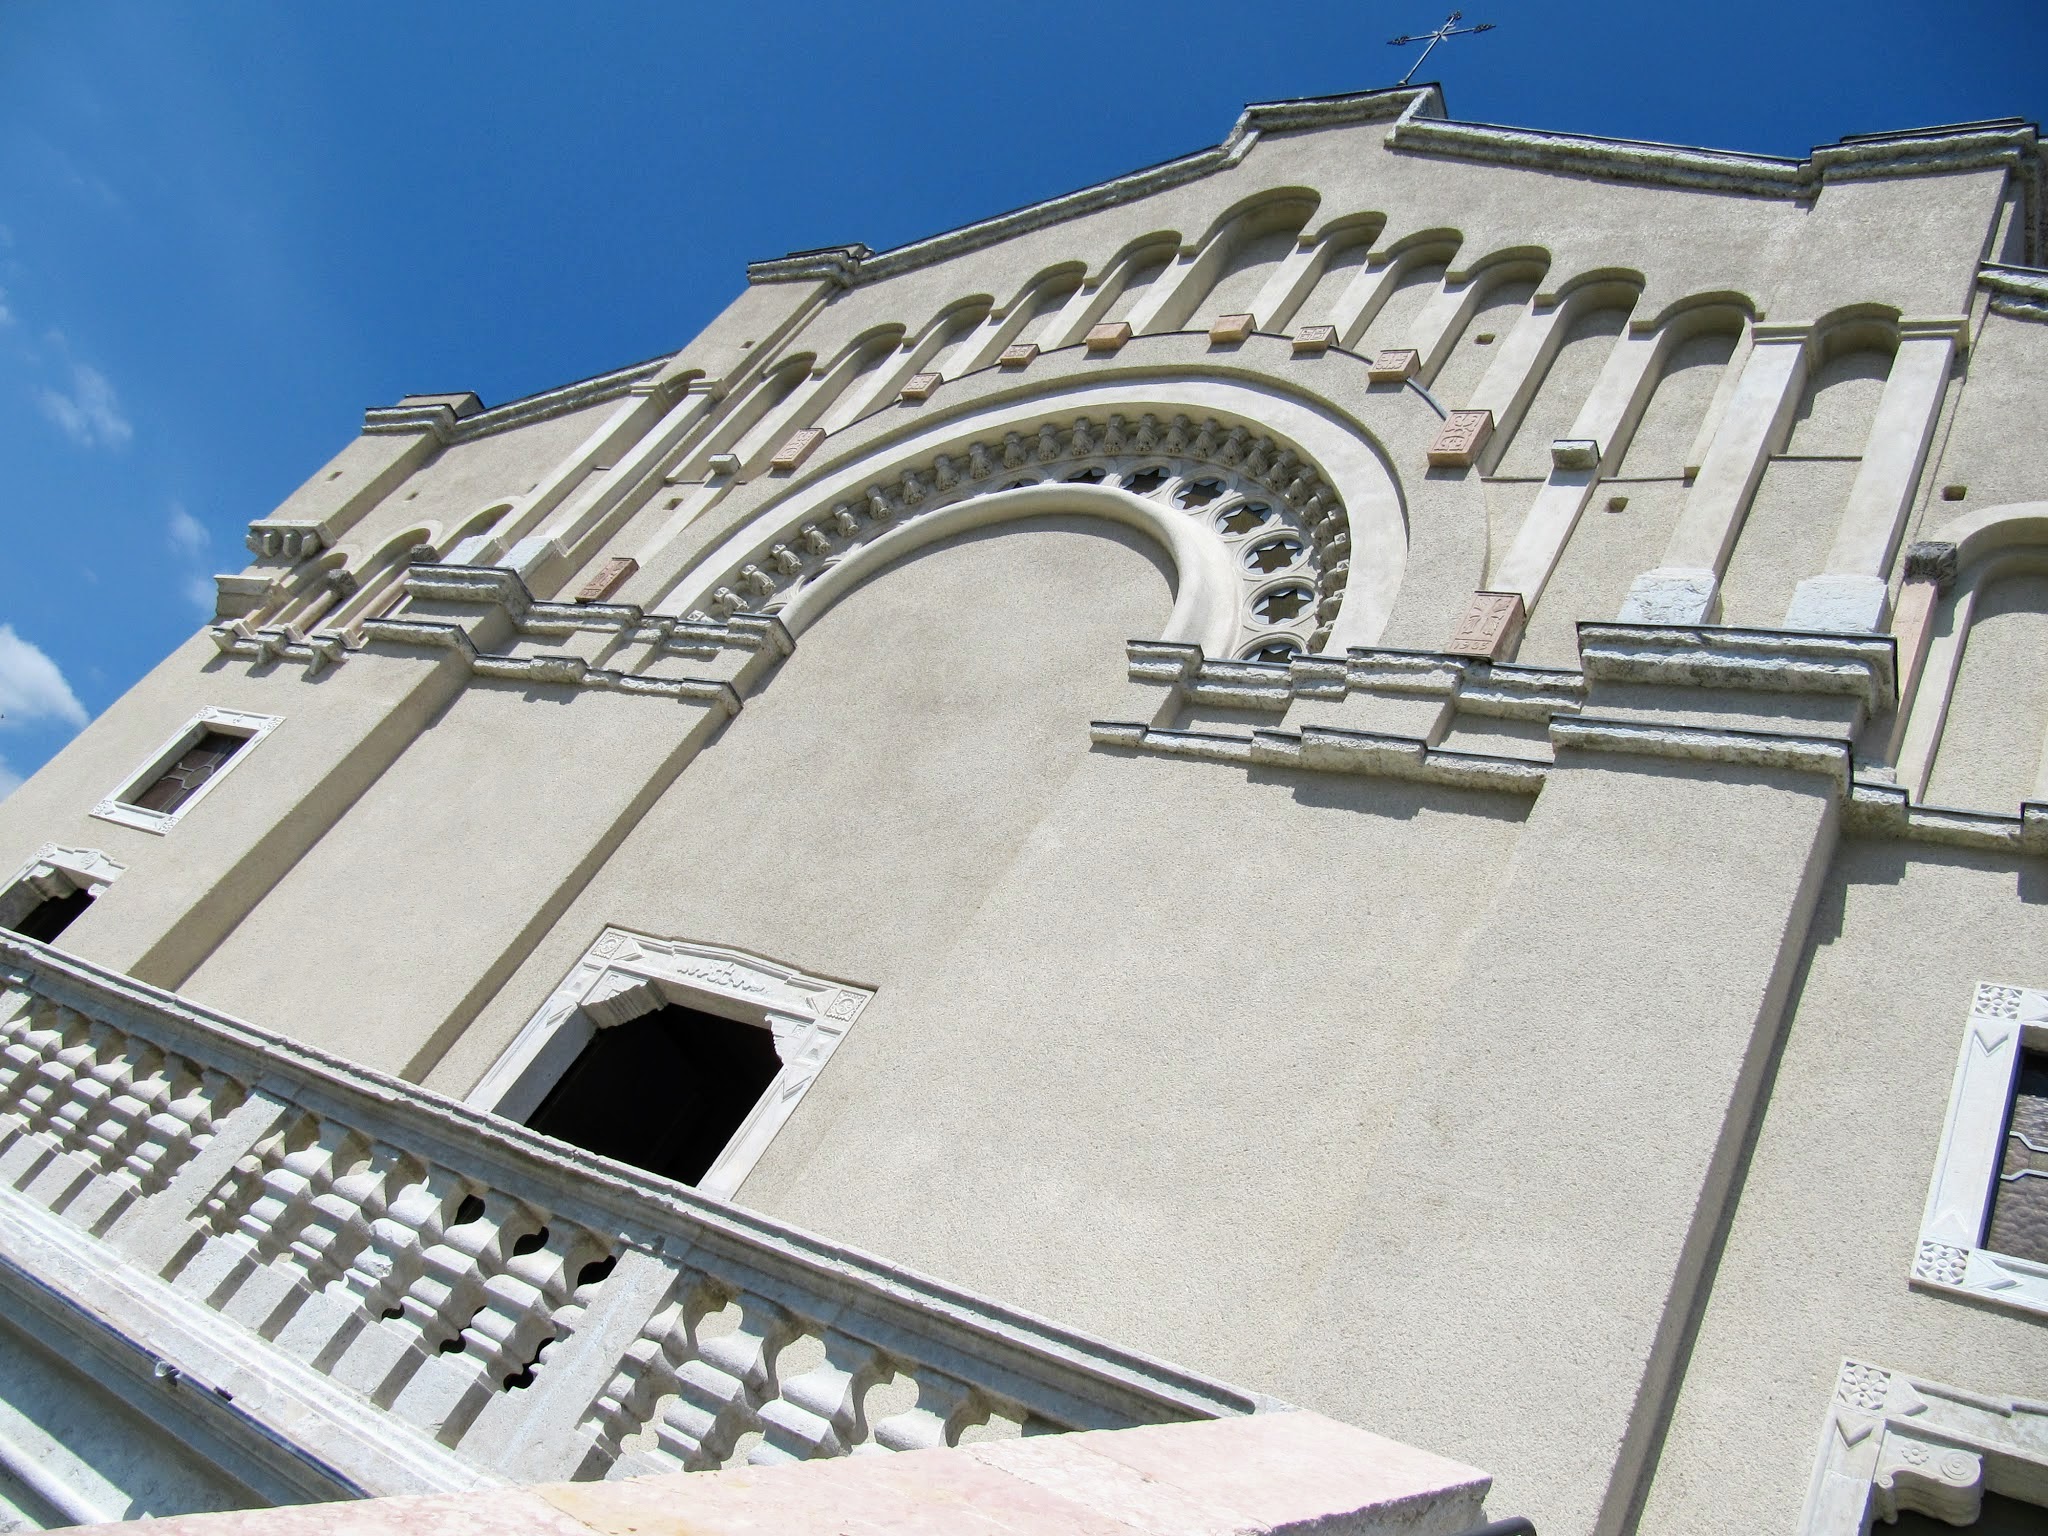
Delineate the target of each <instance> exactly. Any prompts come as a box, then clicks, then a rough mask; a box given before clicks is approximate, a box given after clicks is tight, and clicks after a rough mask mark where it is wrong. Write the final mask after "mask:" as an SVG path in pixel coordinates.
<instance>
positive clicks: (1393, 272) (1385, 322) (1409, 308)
mask: <svg viewBox="0 0 2048 1536" xmlns="http://www.w3.org/2000/svg"><path fill="white" fill-rule="evenodd" d="M1463 238H1464V237H1463V236H1461V235H1459V234H1458V233H1457V232H1456V231H1455V230H1441V229H1432V230H1425V231H1422V232H1420V233H1418V234H1413V235H1409V236H1407V237H1405V238H1404V239H1402V240H1400V241H1398V242H1396V244H1395V245H1394V246H1393V247H1392V249H1391V250H1389V251H1388V252H1386V253H1385V259H1384V260H1382V261H1377V262H1374V263H1372V265H1371V266H1369V267H1368V268H1367V270H1368V271H1377V272H1379V273H1380V274H1381V275H1382V277H1383V279H1384V281H1383V282H1382V284H1381V285H1380V286H1379V289H1378V292H1377V294H1376V295H1375V296H1374V297H1373V299H1372V300H1371V301H1370V302H1369V303H1368V304H1367V305H1366V306H1365V308H1363V309H1362V310H1361V311H1360V312H1359V314H1358V316H1357V317H1356V318H1355V319H1353V320H1352V321H1351V322H1350V324H1349V325H1348V326H1347V327H1346V331H1345V334H1344V335H1343V336H1342V338H1341V339H1342V340H1343V342H1344V344H1345V345H1346V346H1348V347H1351V348H1353V349H1354V350H1356V351H1358V352H1362V353H1365V354H1367V355H1368V356H1370V355H1371V354H1372V353H1374V352H1381V351H1385V350H1386V349H1387V348H1389V347H1405V346H1409V345H1410V344H1412V342H1413V341H1414V339H1415V338H1414V331H1415V325H1416V322H1417V321H1419V320H1420V319H1421V318H1422V312H1423V310H1424V309H1425V308H1426V307H1428V304H1429V301H1430V300H1431V299H1433V298H1435V297H1436V295H1437V292H1438V290H1439V289H1441V288H1442V287H1443V283H1444V277H1445V275H1446V274H1447V273H1448V272H1449V271H1450V269H1451V263H1452V262H1453V261H1455V260H1456V259H1457V255H1458V247H1459V246H1460V244H1461V243H1462V242H1463Z"/></svg>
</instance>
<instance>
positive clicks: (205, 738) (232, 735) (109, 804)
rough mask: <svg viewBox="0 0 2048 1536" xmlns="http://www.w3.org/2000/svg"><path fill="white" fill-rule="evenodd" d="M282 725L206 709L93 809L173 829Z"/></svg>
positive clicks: (150, 828)
mask: <svg viewBox="0 0 2048 1536" xmlns="http://www.w3.org/2000/svg"><path fill="white" fill-rule="evenodd" d="M279 724H280V722H279V720H278V718H277V717H276V716H275V715H251V714H244V713H242V712H241V711H239V710H231V709H203V710H201V711H200V712H199V713H198V714H197V715H195V716H194V717H193V718H192V719H191V720H189V721H187V722H186V725H185V728H184V729H183V730H182V731H180V732H178V734H177V735H175V736H173V737H172V738H171V739H170V740H169V741H167V742H165V743H164V744H163V746H162V747H160V748H159V749H158V750H157V752H156V754H155V755H154V756H153V757H151V758H150V759H149V761H148V763H147V764H145V765H144V767H143V768H142V769H141V771H140V772H138V773H135V774H133V775H131V776H130V777H129V778H128V780H127V782H126V783H124V784H122V785H121V787H120V788H119V789H117V790H115V791H114V792H113V794H111V795H109V796H108V797H107V798H106V799H104V800H102V801H101V802H100V803H99V804H98V805H96V806H94V807H93V808H92V813H93V815H95V816H97V817H99V818H100V819H101V820H102V821H114V822H119V823H121V824H122V825H123V826H129V827H137V828H140V829H141V830H142V831H144V832H168V831H170V829H171V828H172V827H174V826H176V825H177V823H178V820H179V818H180V817H182V816H184V815H185V813H186V812H188V811H190V810H191V809H192V807H193V806H194V805H196V804H198V803H199V800H200V799H201V797H202V796H204V795H206V794H207V793H208V792H210V791H211V790H212V788H213V786H214V785H215V784H217V783H219V782H220V780H221V778H222V777H223V776H224V775H225V774H226V773H227V771H228V770H229V769H230V768H233V767H234V766H236V765H237V764H238V763H240V762H241V761H242V760H243V759H244V758H246V757H247V756H248V755H249V749H250V748H251V747H253V746H254V745H255V744H256V743H257V742H259V741H261V740H262V739H263V738H264V737H265V736H267V735H269V734H270V733H271V731H273V730H275V729H276V728H277V726H278V725H279Z"/></svg>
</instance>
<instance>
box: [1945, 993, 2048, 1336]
mask: <svg viewBox="0 0 2048 1536" xmlns="http://www.w3.org/2000/svg"><path fill="white" fill-rule="evenodd" d="M2023 1046H2024V1047H2027V1048H2032V1049H2035V1050H2040V1049H2048V992H2043V991H2039V990H2036V989H2035V988H2033V987H2012V986H2001V985H1998V984H1996V983H1993V982H1988V981H1984V982H1979V983H1978V984H1977V991H1976V995H1975V997H1974V998H1973V1000H1972V1002H1971V1004H1970V1020H1969V1023H1968V1024H1967V1025H1966V1026H1965V1027H1964V1029H1963V1046H1962V1051H1961V1053H1960V1055H1959V1056H1958V1057H1957V1060H1956V1075H1955V1084H1954V1086H1953V1087H1952V1088H1951V1089H1950V1090H1949V1099H1948V1120H1947V1122H1946V1123H1945V1124H1944V1125H1943V1126H1942V1130H1941V1146H1940V1148H1939V1150H1938V1151H1936V1153H1935V1156H1934V1177H1933V1179H1932V1181H1931V1182H1930V1183H1929V1185H1928V1189H1927V1210H1926V1213H1925V1214H1924V1215H1923V1216H1922V1217H1921V1218H1920V1244H1919V1247H1918V1249H1917V1250H1916V1251H1915V1253H1914V1255H1913V1271H1912V1284H1913V1286H1914V1288H1915V1289H1916V1290H1923V1291H1947V1292H1951V1293H1953V1294H1956V1295H1961V1296H1968V1297H1971V1298H1973V1299H1974V1300H1977V1301H1983V1302H1989V1303H1992V1304H1993V1305H1995V1306H2001V1307H2011V1308H2013V1309H2014V1310H2016V1311H2020V1312H2030V1313H2035V1314H2040V1315H2048V1265H2044V1264H2035V1263H2032V1262H2030V1261H2029V1260H2026V1259H2019V1258H2013V1257H2010V1256H2009V1255H2005V1254H1999V1253H1993V1252H1991V1251H1990V1250H1989V1249H1986V1248H1984V1247H1982V1246H1981V1244H1982V1242H1983V1237H1984V1224H1985V1221H1986V1219H1987V1216H1988V1214H1989V1212H1990V1209H1991V1196H1992V1191H1993V1189H1994V1187H1995V1182H1996V1180H1997V1178H1998V1164H1999V1152H2000V1149H2001V1147H2002V1145H2003V1142H2004V1138H2005V1119H2006V1106H2007V1105H2008V1104H2010V1103H2011V1101H2012V1085H2013V1077H2014V1075H2015V1074H2016V1073H2017V1071H2018V1069H2019V1057H2020V1051H2021V1049H2022V1047H2023Z"/></svg>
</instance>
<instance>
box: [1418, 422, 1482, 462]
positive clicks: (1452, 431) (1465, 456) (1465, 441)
mask: <svg viewBox="0 0 2048 1536" xmlns="http://www.w3.org/2000/svg"><path fill="white" fill-rule="evenodd" d="M1491 436H1493V412H1491V411H1453V412H1451V415H1450V419H1449V420H1448V421H1446V422H1445V423H1444V424H1443V426H1442V427H1441V428H1439V429H1438V431H1437V434H1436V441H1435V442H1433V443H1431V444H1430V445H1429V462H1430V463H1432V464H1436V465H1441V466H1448V467H1450V468H1454V469H1463V468H1465V467H1466V466H1468V465H1469V464H1471V462H1472V461H1473V460H1474V459H1476V458H1478V457H1479V450H1480V449H1481V448H1483V447H1484V446H1485V445H1486V440H1487V439H1488V438H1489V437H1491Z"/></svg>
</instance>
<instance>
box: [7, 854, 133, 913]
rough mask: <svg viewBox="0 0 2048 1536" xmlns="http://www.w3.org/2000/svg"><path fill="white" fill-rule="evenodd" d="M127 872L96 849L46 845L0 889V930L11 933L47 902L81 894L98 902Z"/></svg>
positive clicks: (126, 867) (126, 868)
mask: <svg viewBox="0 0 2048 1536" xmlns="http://www.w3.org/2000/svg"><path fill="white" fill-rule="evenodd" d="M127 872H128V866H127V865H126V864H118V863H116V862H115V861H114V860H112V859H110V858H108V857H107V856H106V855H105V854H104V853H102V852H100V850H99V849H97V848H60V847H59V846H58V845H57V844H55V843H45V844H43V846H42V847H40V848H38V849H37V850H36V856H35V857H34V858H32V859H30V860H29V861H28V862H27V863H26V864H24V865H22V866H21V868H20V869H18V870H16V871H15V873H14V878H13V879H12V880H9V881H8V882H7V883H6V885H4V886H0V928H5V929H9V930H12V929H13V927H14V925H15V924H16V923H18V922H20V921H21V920H22V919H23V918H25V917H27V916H28V915H29V913H31V912H33V911H34V910H35V909H36V908H37V907H39V906H41V905H42V904H43V903H44V902H46V901H60V900H62V899H63V898H64V897H66V896H69V895H72V894H73V893H74V892H77V891H84V892H85V893H86V894H87V895H88V896H90V897H92V898H93V900H95V901H97V900H99V898H100V897H102V896H104V895H105V894H106V891H107V887H108V886H110V885H112V884H113V883H114V882H115V881H116V880H118V879H120V878H121V876H122V875H124V874H126V873H127Z"/></svg>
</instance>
